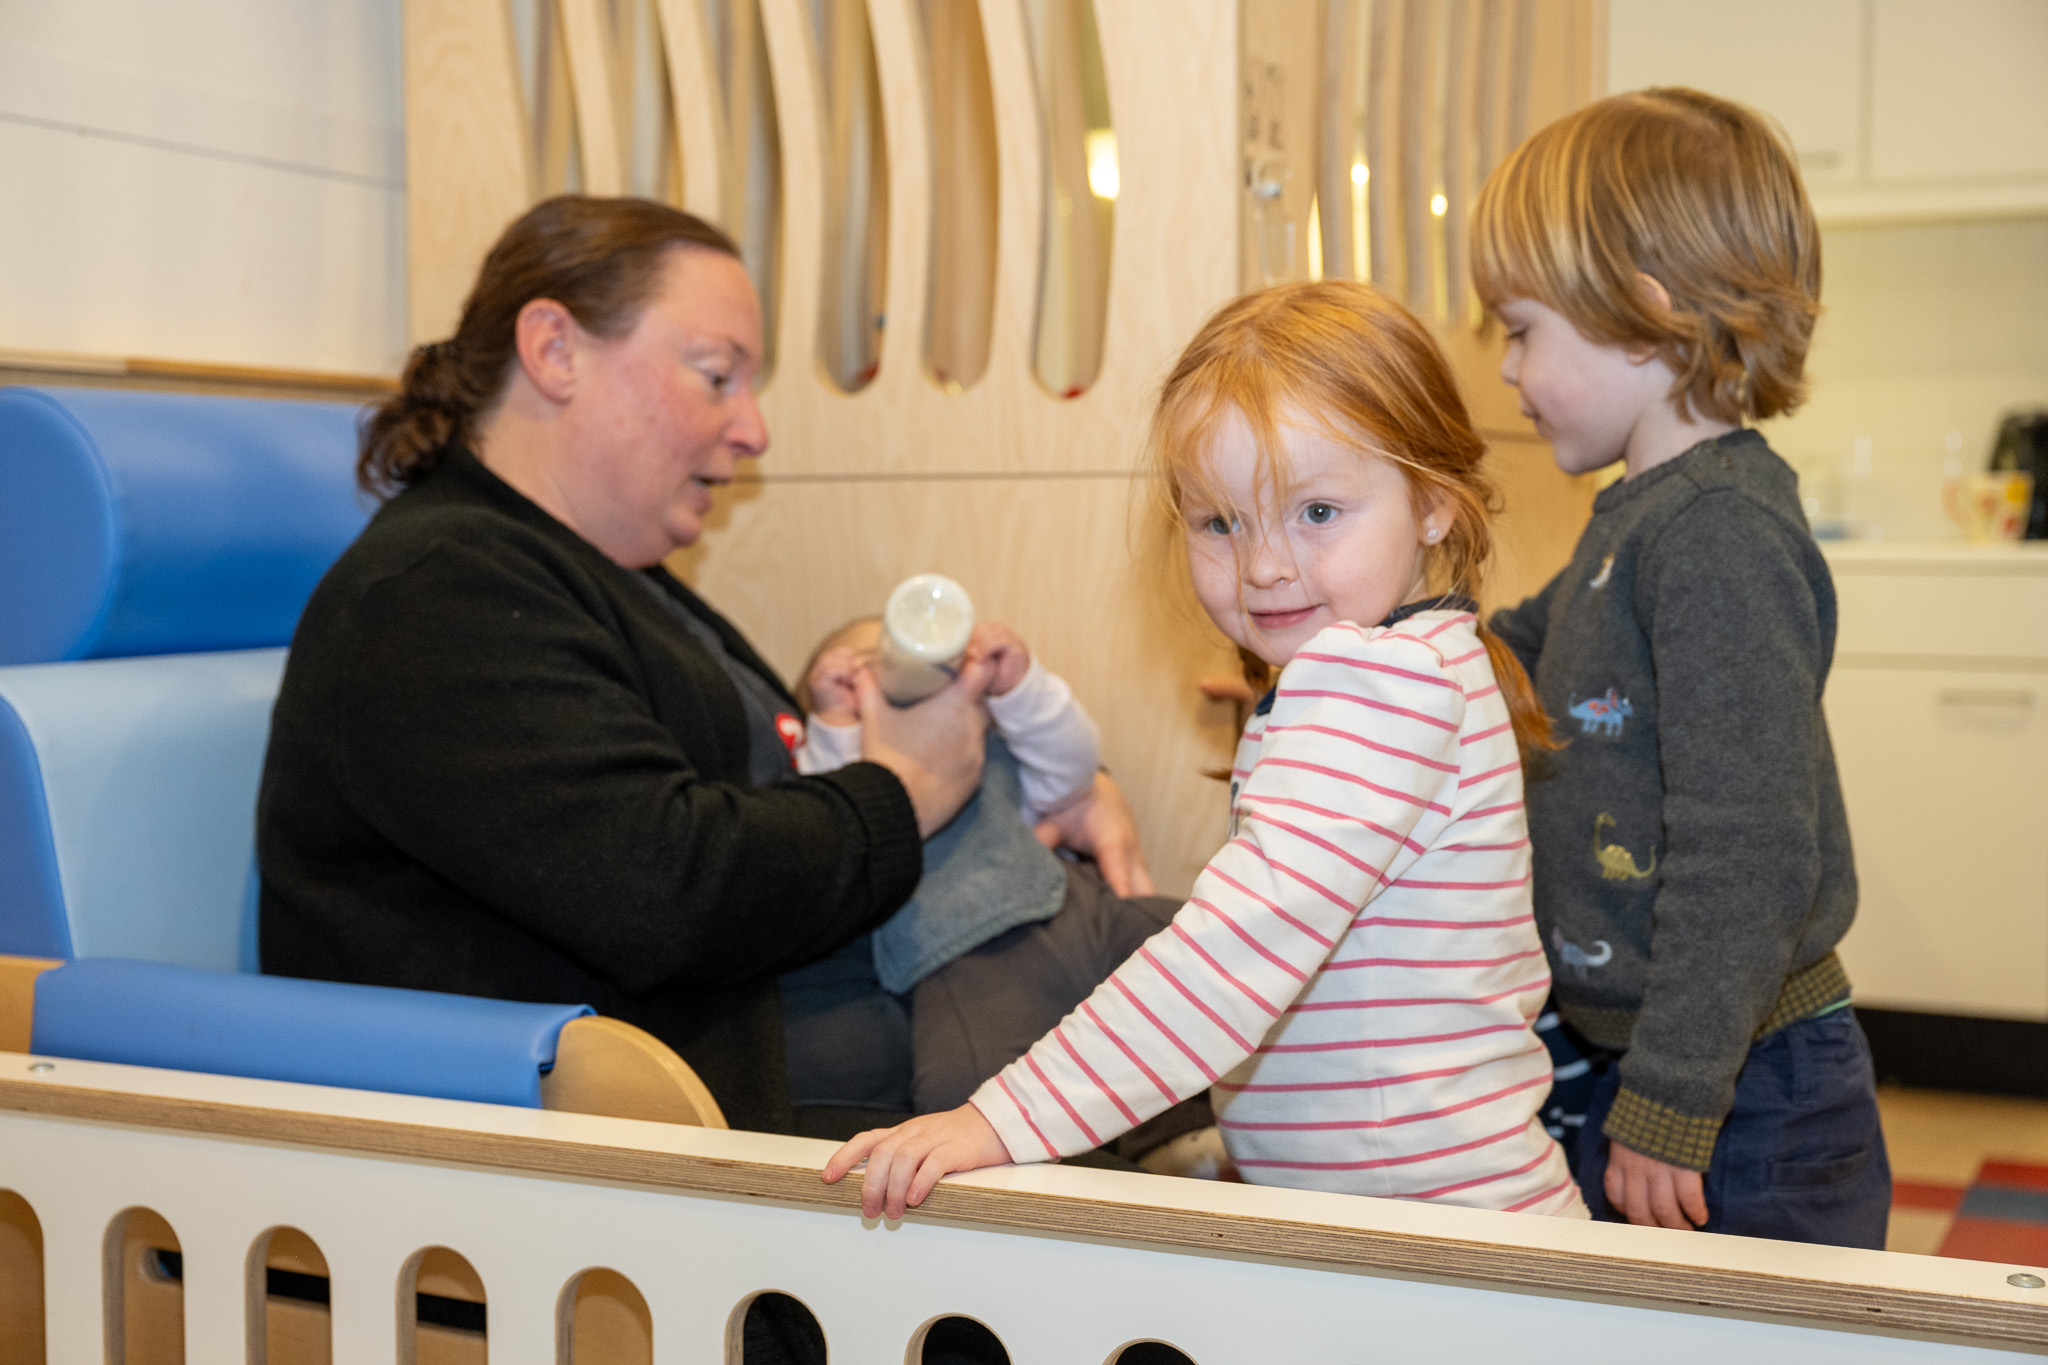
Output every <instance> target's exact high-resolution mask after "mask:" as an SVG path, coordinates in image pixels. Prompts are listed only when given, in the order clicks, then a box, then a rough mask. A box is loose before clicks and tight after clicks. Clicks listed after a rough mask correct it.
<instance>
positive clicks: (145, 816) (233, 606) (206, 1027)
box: [0, 389, 725, 1128]
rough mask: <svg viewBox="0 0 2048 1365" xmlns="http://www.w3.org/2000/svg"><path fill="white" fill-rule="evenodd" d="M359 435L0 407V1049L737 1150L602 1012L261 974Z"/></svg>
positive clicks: (296, 422)
mask: <svg viewBox="0 0 2048 1365" xmlns="http://www.w3.org/2000/svg"><path fill="white" fill-rule="evenodd" d="M356 420H357V410H356V409H354V408H352V407H349V406H346V405H343V404H335V403H294V402H283V401H273V400H250V399H229V398H198V397H190V396H186V395H174V394H150V393H121V392H105V391H92V390H62V389H0V1045H5V1046H10V1047H20V1046H23V1045H25V1044H26V1045H29V1046H33V1047H34V1048H35V1049H36V1050H38V1051H42V1052H45V1053H48V1054H51V1055H57V1056H66V1057H79V1058H86V1059H91V1060H99V1061H119V1062H127V1063H132V1064H137V1065H145V1066H159V1067H170V1068H175V1069H182V1070H193V1071H207V1072H215V1073H220V1074H225V1075H238V1076H255V1077H262V1078H268V1079H274V1080H294V1081H307V1082H312V1083H315V1084H325V1085H341V1086H352V1087H357V1088H365V1089H374V1090H387V1091H395V1092H399V1093H410V1094H422V1095H436V1096H441V1097H444V1098H453V1099H477V1100H490V1101H495V1102H498V1103H505V1104H523V1105H529V1106H532V1105H541V1104H545V1105H546V1106H547V1107H548V1108H551V1109H563V1110H569V1111H572V1112H578V1113H590V1114H611V1115H615V1116H619V1117H625V1118H646V1119H655V1120H659V1121H663V1122H670V1123H697V1124H708V1125H710V1126H713V1127H721V1128H722V1127H724V1126H725V1120H724V1118H723V1117H722V1116H721V1115H720V1113H719V1110H718V1104H717V1102H716V1101H715V1100H714V1099H713V1098H712V1096H711V1093H710V1091H709V1090H707V1089H706V1088H705V1087H704V1084H703V1082H702V1081H701V1080H700V1079H699V1078H698V1077H697V1075H696V1073H695V1072H693V1071H691V1070H690V1068H689V1067H688V1066H687V1065H685V1064H684V1062H683V1061H682V1059H681V1058H679V1057H677V1056H676V1055H675V1053H674V1052H673V1051H671V1050H670V1049H669V1048H667V1047H666V1046H664V1045H663V1044H662V1043H661V1042H660V1041H659V1040H657V1039H655V1038H653V1037H652V1036H650V1035H648V1034H646V1033H644V1032H642V1031H641V1030H639V1029H636V1028H634V1027H633V1026H632V1025H630V1024H626V1023H623V1022H621V1021H619V1020H617V1019H603V1018H598V1017H595V1016H592V1015H591V1011H590V1010H589V1008H588V1007H587V1006H583V1005H528V1004H517V1003H512V1002H507V1001H501V1000H484V999H477V998H473V997H467V996H455V995H441V994H436V993H432V992H425V991H400V990H390V989H386V988H382V987H373V986H351V985H342V984H338V983H333V982H319V981H300V980H292V979H287V978H280V977H264V976H257V975H254V974H253V973H254V972H255V971H256V967H257V958H256V931H255V925H256V919H255V893H256V877H255V812H256V787H257V783H258V780H259V778H260V775H261V771H262V765H263V750H264V746H265V744H266V742H267V740H268V736H269V729H270V711H271V706H272V704H273V703H274V702H275V700H276V697H277V688H278V683H279V680H280V679H281V678H282V676H283V672H284V659H285V651H284V649H283V648H282V646H284V645H285V644H287V643H288V642H289V641H290V639H291V635H292V631H293V629H294V628H295V627H296V625H297V624H298V618H299V613H300V612H301V611H302V610H303V609H304V607H305V604H306V599H307V598H308V597H309V596H310V595H311V594H312V591H313V588H314V586H315V585H316V584H317V583H318V582H319V580H320V576H321V575H322V574H324V573H325V572H326V571H327V568H328V566H329V565H330V564H332V563H333V562H334V560H335V558H336V557H337V556H338V555H340V553H341V552H342V550H344V549H345V548H347V546H348V544H349V542H350V541H351V540H353V539H354V538H355V536H356V534H357V533H358V532H359V531H360V530H361V529H362V526H363V523H364V522H365V521H366V520H367V519H368V515H369V504H368V502H367V501H366V500H365V499H364V498H363V497H362V496H361V495H360V494H359V493H358V491H357V489H356V487H355V479H354V469H355V452H356ZM51 959H76V960H72V961H67V962H53V961H51ZM122 959H146V960H142V961H134V960H122ZM31 999H32V1001H33V1005H32V1012H31V1009H30V1008H29V1005H30V1001H31ZM31 1033H32V1038H31V1036H30V1035H31ZM558 1060H559V1061H560V1063H561V1064H560V1065H556V1063H557V1061H558Z"/></svg>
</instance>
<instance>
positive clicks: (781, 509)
mask: <svg viewBox="0 0 2048 1365" xmlns="http://www.w3.org/2000/svg"><path fill="white" fill-rule="evenodd" d="M1131 490H1132V484H1131V483H1130V481H1129V480H1127V479H1124V478H1045V479H932V480H922V479H920V480H905V481H896V480H845V481H840V480H832V481H820V482H808V481H806V482H769V483H752V484H742V485H738V486H735V487H732V488H729V489H726V490H723V491H722V493H721V496H720V499H719V506H718V508H717V510H716V511H715V513H714V514H713V517H712V521H711V526H710V530H709V534H708V535H707V537H706V543H707V545H708V547H709V548H708V549H707V550H705V551H704V552H702V553H693V554H685V555H682V556H678V557H677V558H676V559H675V560H673V561H671V562H672V565H673V566H674V567H675V568H677V570H678V571H679V572H680V573H681V574H682V575H683V576H684V577H685V578H686V579H688V580H689V581H690V582H692V584H693V585H694V586H696V587H697V588H698V590H699V591H701V592H702V593H703V594H704V596H705V597H706V598H707V599H708V600H710V601H711V603H712V604H713V605H714V606H716V607H718V608H719V610H721V611H723V612H724V613H726V614H727V615H728V616H730V617H731V618H732V619H733V620H734V621H735V622H736V623H737V624H738V625H739V627H740V628H741V629H742V630H743V631H744V632H746V634H747V637H748V638H749V639H750V640H752V641H753V642H754V644H755V645H756V646H757V647H758V648H759V649H760V650H761V651H762V652H763V653H764V654H765V655H766V656H767V657H768V659H769V660H770V661H771V662H772V663H773V664H774V665H775V667H776V668H777V669H778V670H779V671H780V672H781V673H782V674H783V676H784V677H785V678H786V679H788V678H791V677H792V676H793V675H794V674H795V672H796V671H797V670H798V669H799V668H801V667H802V665H803V663H804V661H805V660H806V659H807V658H808V657H809V656H810V653H811V651H812V649H813V648H814V647H815V646H816V645H817V643H818V641H819V640H820V639H822V638H823V637H824V635H825V634H826V632H827V631H829V630H831V629H832V628H834V627H836V626H838V625H840V624H842V623H844V622H845V621H847V620H849V619H851V618H853V617H855V616H861V615H866V614H871V613H873V612H876V611H879V610H880V609H881V606H882V602H883V600H884V599H885V598H886V597H887V595H888V592H889V590H890V589H891V588H893V587H894V586H895V585H896V584H897V583H898V582H900V581H901V580H902V579H904V578H906V577H908V576H909V575H911V574H913V573H919V572H923V571H925V570H937V571H938V572H941V573H945V574H949V575H951V576H952V577H954V578H957V579H958V580H960V582H961V583H963V584H965V585H966V587H967V589H968V591H969V592H970V593H971V594H972V595H973V597H974V599H975V604H976V607H977V609H978V611H979V613H980V614H981V615H982V616H983V617H984V618H986V619H991V620H999V621H1003V622H1005V623H1007V624H1009V625H1011V626H1013V627H1015V628H1016V629H1017V630H1018V631H1019V632H1020V633H1021V634H1022V635H1023V636H1024V638H1025V639H1026V640H1027V641H1028V642H1029V643H1030V644H1031V646H1032V649H1033V651H1034V652H1035V653H1036V655H1037V656H1038V657H1039V658H1040V659H1042V660H1043V661H1044V662H1045V664H1046V666H1047V667H1049V668H1051V669H1052V670H1054V671H1055V672H1057V673H1060V674H1062V675H1063V676H1065V677H1066V678H1067V680H1068V681H1069V682H1071V683H1072V684H1073V685H1074V691H1075V693H1076V695H1078V696H1079V697H1080V698H1081V701H1082V703H1083V704H1084V705H1086V706H1087V707H1088V709H1089V711H1090V712H1091V713H1093V714H1094V716H1095V717H1096V719H1097V720H1098V721H1099V722H1100V723H1101V725H1102V731H1103V754H1104V760H1105V761H1106V762H1107V763H1108V764H1109V766H1110V770H1111V771H1112V772H1113V773H1115V774H1116V776H1117V779H1118V781H1119V782H1121V783H1122V784H1123V786H1124V788H1125V790H1126V792H1127V793H1128V794H1129V796H1130V798H1131V803H1132V805H1133V806H1134V807H1135V808H1136V811H1137V814H1138V823H1139V829H1140V832H1141V834H1142V836H1143V838H1144V841H1145V849H1146V853H1147V857H1148V858H1149V860H1150V862H1151V865H1152V870H1153V874H1154V876H1155V878H1156V879H1157V880H1158V882H1159V885H1160V887H1161V889H1162V890H1170V891H1172V892H1174V893H1176V894H1179V893H1184V892H1185V891H1186V890H1187V889H1188V888H1189V887H1190V886H1191V885H1192V883H1193V881H1194V874H1195V873H1196V872H1197V871H1198V870H1200V868H1201V866H1202V864H1203V863H1204V862H1206V861H1207V860H1208V858H1209V856H1210V855H1211V854H1212V853H1214V852H1215V851H1216V849H1217V848H1219V847H1221V846H1222V842H1223V825H1224V805H1225V793H1224V791H1223V788H1222V786H1221V785H1220V784H1218V783H1216V782H1214V781H1212V780H1210V779H1208V778H1205V777H1203V776H1201V773H1202V770H1204V769H1207V768H1214V767H1217V766H1219V765H1227V762H1228V759H1229V755H1230V751H1231V748H1232V746H1233V745H1234V744H1235V742H1236V735H1235V733H1234V729H1233V726H1232V722H1231V719H1230V714H1229V708H1228V707H1227V706H1225V705H1223V704H1220V703H1214V702H1206V701H1204V700H1203V699H1202V698H1201V696H1200V694H1199V693H1198V691H1197V689H1196V680H1197V679H1198V678H1200V677H1202V676H1204V675H1205V674H1213V673H1221V672H1228V671H1230V670H1231V669H1232V668H1233V667H1234V660H1233V656H1232V655H1231V653H1230V652H1229V651H1228V649H1227V648H1226V647H1225V646H1224V644H1223V641H1222V637H1221V636H1220V635H1218V634H1216V633H1215V631H1214V630H1213V628H1212V627H1210V626H1209V625H1208V624H1207V623H1206V621H1204V620H1202V619H1201V618H1200V617H1199V615H1198V614H1197V613H1195V611H1194V609H1193V608H1192V606H1189V607H1187V608H1185V609H1183V608H1180V607H1179V606H1178V605H1177V603H1176V601H1175V599H1174V597H1173V595H1172V594H1171V593H1170V592H1168V591H1166V590H1165V589H1164V587H1163V585H1162V584H1161V583H1159V582H1158V581H1156V579H1155V576H1154V575H1153V574H1152V572H1151V571H1150V570H1149V569H1148V568H1147V567H1146V566H1143V565H1141V564H1140V563H1139V562H1138V561H1137V559H1136V557H1135V555H1134V553H1133V548H1132V523H1131ZM793 561H794V564H795V566H794V567H793Z"/></svg>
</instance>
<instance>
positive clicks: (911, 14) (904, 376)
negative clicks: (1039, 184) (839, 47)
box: [866, 0, 932, 394]
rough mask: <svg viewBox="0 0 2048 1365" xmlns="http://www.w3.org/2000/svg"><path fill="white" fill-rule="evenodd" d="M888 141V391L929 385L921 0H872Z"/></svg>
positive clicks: (882, 376)
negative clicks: (926, 354)
mask: <svg viewBox="0 0 2048 1365" xmlns="http://www.w3.org/2000/svg"><path fill="white" fill-rule="evenodd" d="M866 9H867V14H868V32H869V35H870V37H871V40H872V42H873V45H874V56H875V80H876V83H877V86H878V88H879V91H880V95H881V106H882V136H883V138H884V140H885V142H886V144H887V146H888V151H889V158H888V171H889V178H888V183H887V184H886V186H885V187H884V190H883V192H884V194H885V195H886V196H887V200H888V218H887V228H886V230H887V233H888V241H889V254H888V261H887V265H886V267H885V274H884V276H883V281H882V289H883V292H882V297H881V299H879V300H877V302H878V303H880V304H881V305H882V310H883V313H884V314H885V315H886V316H887V317H888V319H889V326H888V327H886V328H884V329H883V332H882V348H881V354H880V355H879V356H878V357H877V359H878V360H879V361H880V364H881V370H880V371H879V373H878V374H877V375H876V379H877V380H879V381H880V383H881V384H882V385H883V387H884V391H885V392H889V393H898V394H901V393H906V392H908V391H910V390H913V389H918V388H923V387H926V376H927V374H928V371H927V370H926V368H925V364H924V348H925V311H926V299H927V298H928V297H929V292H930V291H929V276H930V271H931V258H932V257H931V252H932V139H931V90H930V85H929V81H928V79H927V73H926V66H925V51H924V25H923V24H922V23H921V22H920V21H919V19H918V16H917V13H916V9H917V4H916V0H866Z"/></svg>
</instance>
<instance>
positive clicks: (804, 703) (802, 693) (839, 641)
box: [793, 616, 882, 716]
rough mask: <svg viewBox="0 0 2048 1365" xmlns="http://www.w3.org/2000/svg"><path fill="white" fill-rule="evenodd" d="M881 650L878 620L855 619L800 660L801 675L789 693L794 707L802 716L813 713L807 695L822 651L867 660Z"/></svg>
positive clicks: (813, 703) (813, 705) (813, 701)
mask: <svg viewBox="0 0 2048 1365" xmlns="http://www.w3.org/2000/svg"><path fill="white" fill-rule="evenodd" d="M881 647H882V618H881V617H879V616H857V617H855V618H854V619H853V620H851V621H848V622H847V623H846V624H845V625H843V626H840V627H839V628H838V629H837V630H834V631H833V632H831V633H830V634H829V635H827V636H826V637H825V638H824V639H822V640H820V641H818V647H817V648H816V649H814V650H812V651H811V657H810V658H808V659H806V660H804V671H803V672H802V673H800V674H798V675H797V680H796V687H795V688H794V689H793V692H794V695H795V697H796V704H797V705H798V706H801V707H802V708H803V711H804V714H805V715H807V716H808V715H810V714H811V713H812V712H813V711H815V710H817V705H816V702H817V698H816V697H814V696H812V695H811V674H812V673H813V672H814V671H815V670H816V669H817V667H818V660H819V659H821V658H823V657H824V656H825V653H826V651H828V650H834V649H850V650H852V651H853V652H854V653H855V654H858V655H860V656H861V657H862V658H868V657H871V656H872V655H873V654H874V653H875V651H877V650H879V649H880V648H881Z"/></svg>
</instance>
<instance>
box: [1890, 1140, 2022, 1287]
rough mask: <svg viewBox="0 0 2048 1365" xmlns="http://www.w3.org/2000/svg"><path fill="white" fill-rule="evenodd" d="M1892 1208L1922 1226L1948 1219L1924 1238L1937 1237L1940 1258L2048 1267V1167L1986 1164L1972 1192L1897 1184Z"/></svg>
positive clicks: (1954, 1187)
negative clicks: (1937, 1235) (1935, 1235)
mask: <svg viewBox="0 0 2048 1365" xmlns="http://www.w3.org/2000/svg"><path fill="white" fill-rule="evenodd" d="M1892 1207H1893V1209H1894V1210H1896V1211H1897V1212H1898V1213H1900V1214H1904V1215H1907V1216H1909V1217H1911V1218H1912V1219H1913V1221H1914V1222H1916V1223H1920V1224H1922V1225H1923V1226H1925V1224H1926V1223H1928V1222H1929V1221H1931V1220H1935V1219H1939V1218H1942V1217H1946V1219H1947V1225H1946V1227H1945V1228H1937V1227H1926V1228H1925V1233H1923V1235H1926V1234H1931V1233H1934V1232H1937V1231H1938V1232H1939V1235H1940V1241H1939V1243H1938V1244H1937V1245H1936V1250H1935V1254H1936V1255H1939V1256H1955V1257H1959V1258H1961V1259H1963V1260H1970V1261H2004V1262H2008V1263H2018V1264H2020V1265H2029V1266H2048V1166H2031V1165H2026V1164H2024V1163H2022V1162H2017V1161H1986V1162H1985V1163H1984V1164H1983V1165H1981V1166H1979V1167H1978V1168H1977V1176H1976V1179H1974V1180H1972V1181H1971V1182H1970V1184H1969V1185H1968V1186H1962V1185H1932V1184H1925V1183H1922V1182H1919V1181H1912V1180H1899V1181H1894V1182H1893V1184H1892ZM1916 1240H1918V1239H1916ZM1926 1240H1927V1241H1932V1240H1933V1237H1932V1236H1926Z"/></svg>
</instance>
